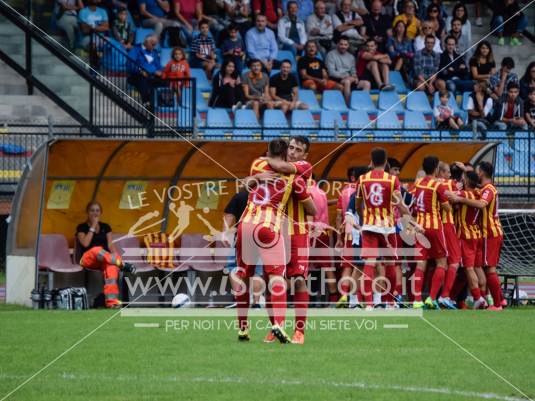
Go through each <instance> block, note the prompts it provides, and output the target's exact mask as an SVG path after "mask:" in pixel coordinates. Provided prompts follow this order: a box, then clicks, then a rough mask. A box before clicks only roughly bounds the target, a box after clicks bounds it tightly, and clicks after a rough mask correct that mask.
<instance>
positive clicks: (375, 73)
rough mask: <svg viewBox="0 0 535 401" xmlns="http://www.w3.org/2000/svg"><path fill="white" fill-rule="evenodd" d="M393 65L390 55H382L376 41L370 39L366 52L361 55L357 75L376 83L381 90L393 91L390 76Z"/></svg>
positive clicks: (363, 51) (367, 42)
mask: <svg viewBox="0 0 535 401" xmlns="http://www.w3.org/2000/svg"><path fill="white" fill-rule="evenodd" d="M391 64H392V60H390V57H389V56H388V54H384V53H380V52H379V51H378V50H377V43H376V42H375V40H374V39H368V40H367V41H366V45H365V48H364V50H362V51H361V52H360V53H359V57H358V61H357V75H358V77H359V78H360V79H363V80H366V81H370V82H372V84H373V83H375V86H376V87H377V88H379V90H385V91H392V90H394V89H395V88H394V86H393V85H390V84H389V76H388V75H389V74H390V65H391Z"/></svg>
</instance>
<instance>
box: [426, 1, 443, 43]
mask: <svg viewBox="0 0 535 401" xmlns="http://www.w3.org/2000/svg"><path fill="white" fill-rule="evenodd" d="M425 20H426V21H427V22H429V23H430V24H431V26H432V27H433V31H434V32H435V36H436V37H437V38H439V39H440V42H442V40H443V39H444V38H445V37H446V22H445V21H444V20H443V19H442V17H441V15H440V8H439V7H438V6H437V5H436V4H430V5H429V7H427V15H426V18H425Z"/></svg>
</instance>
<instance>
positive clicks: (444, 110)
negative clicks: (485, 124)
mask: <svg viewBox="0 0 535 401" xmlns="http://www.w3.org/2000/svg"><path fill="white" fill-rule="evenodd" d="M439 96H440V103H439V104H437V105H436V106H435V107H434V109H433V115H434V116H435V121H436V122H437V128H438V129H444V128H446V129H448V128H450V129H459V128H461V127H462V126H463V120H462V119H461V117H456V116H455V115H454V114H453V109H452V108H451V106H450V105H449V101H450V93H449V92H448V91H447V90H441V91H440V92H439Z"/></svg>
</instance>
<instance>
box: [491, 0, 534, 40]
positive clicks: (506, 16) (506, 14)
mask: <svg viewBox="0 0 535 401" xmlns="http://www.w3.org/2000/svg"><path fill="white" fill-rule="evenodd" d="M490 25H491V28H492V29H496V30H497V32H498V37H499V39H498V45H500V46H503V45H505V40H504V38H503V37H504V35H505V36H511V42H510V44H511V46H520V45H521V44H522V41H521V39H522V32H524V31H525V30H526V28H527V26H528V19H527V18H526V16H525V15H524V13H522V12H521V11H520V6H519V5H518V1H517V0H495V1H494V15H493V16H492V22H491V24H490Z"/></svg>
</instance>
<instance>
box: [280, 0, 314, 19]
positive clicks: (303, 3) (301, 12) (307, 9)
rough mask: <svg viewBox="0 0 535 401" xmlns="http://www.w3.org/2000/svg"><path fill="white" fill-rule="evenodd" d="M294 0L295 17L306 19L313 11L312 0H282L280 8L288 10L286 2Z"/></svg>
mask: <svg viewBox="0 0 535 401" xmlns="http://www.w3.org/2000/svg"><path fill="white" fill-rule="evenodd" d="M290 1H295V2H296V3H297V10H298V11H297V18H299V19H300V20H301V21H306V19H307V18H308V16H309V15H310V14H312V13H313V12H314V2H313V0H282V9H283V10H288V3H289V2H290Z"/></svg>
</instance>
